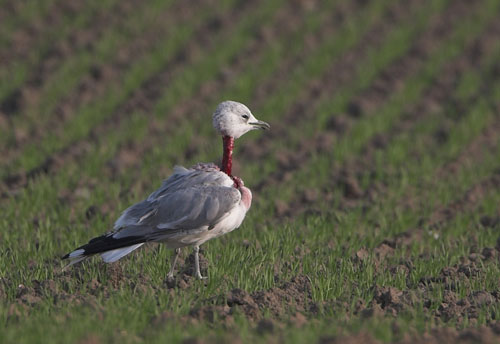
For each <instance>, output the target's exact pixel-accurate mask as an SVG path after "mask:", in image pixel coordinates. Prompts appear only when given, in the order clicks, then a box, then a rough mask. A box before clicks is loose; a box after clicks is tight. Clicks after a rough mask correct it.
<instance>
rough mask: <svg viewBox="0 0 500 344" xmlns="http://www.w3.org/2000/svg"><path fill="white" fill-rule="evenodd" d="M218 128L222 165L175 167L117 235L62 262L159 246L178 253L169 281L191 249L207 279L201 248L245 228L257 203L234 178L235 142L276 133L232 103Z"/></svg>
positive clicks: (222, 109) (126, 215) (217, 119)
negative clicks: (254, 133) (185, 250)
mask: <svg viewBox="0 0 500 344" xmlns="http://www.w3.org/2000/svg"><path fill="white" fill-rule="evenodd" d="M212 124H213V126H214V128H215V130H216V131H217V132H218V133H219V134H220V135H221V136H222V144H223V156H222V163H221V165H220V166H217V165H215V164H214V163H198V164H195V165H194V166H191V167H190V168H185V167H182V166H175V167H174V169H173V173H172V175H171V176H170V177H168V178H167V179H166V180H164V181H163V183H162V184H161V186H160V187H159V189H157V190H156V191H154V192H153V193H151V194H150V195H149V196H148V198H146V199H144V200H143V201H140V202H138V203H136V204H134V205H132V206H130V207H129V208H127V209H126V210H125V211H123V213H122V214H121V216H120V217H119V218H118V219H117V220H116V222H115V223H114V226H113V229H112V230H111V231H109V232H108V233H106V234H104V235H101V236H98V237H96V238H93V239H91V240H90V241H89V242H88V243H87V244H85V245H82V246H80V247H78V248H76V249H75V250H73V251H72V252H70V253H68V254H66V255H64V256H63V257H62V259H63V260H68V261H69V263H68V264H67V265H66V267H69V266H71V265H73V264H76V263H79V262H82V261H84V260H86V259H87V258H89V257H91V256H94V255H97V254H99V255H100V256H101V257H102V259H103V261H104V262H106V263H112V262H115V261H117V260H119V259H120V258H122V257H124V256H126V255H128V254H129V253H131V252H132V251H134V250H136V249H138V248H139V247H141V246H142V245H144V244H146V243H150V242H158V243H163V244H165V245H166V246H167V247H168V248H171V249H174V250H175V255H174V258H173V262H172V266H171V268H170V270H169V272H168V274H167V279H172V278H174V269H175V265H176V262H177V258H178V257H179V254H180V252H181V248H183V247H186V246H193V248H194V258H195V259H194V265H195V266H194V273H195V276H196V277H197V278H198V279H205V278H206V277H203V276H202V275H201V272H200V264H199V248H200V245H202V244H203V243H205V242H207V241H208V240H210V239H213V238H217V237H219V236H221V235H223V234H226V233H229V232H231V231H233V230H234V229H236V228H238V227H240V225H241V223H242V222H243V219H244V218H245V215H246V213H247V212H248V210H249V209H250V207H251V204H252V192H251V191H250V189H249V188H247V187H245V184H244V182H243V180H242V179H241V178H239V177H237V176H234V175H233V174H232V162H233V149H234V141H235V140H236V139H238V138H240V137H241V136H242V135H244V134H245V133H247V132H249V131H251V130H254V129H263V130H268V129H270V125H269V124H268V123H266V122H264V121H260V120H258V119H256V118H255V116H254V115H253V114H252V112H251V111H250V109H249V108H248V107H247V106H246V105H244V104H242V103H239V102H236V101H231V100H227V101H223V102H221V103H220V104H219V105H218V106H217V107H216V109H215V112H214V113H213V115H212Z"/></svg>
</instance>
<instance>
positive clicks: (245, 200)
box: [238, 186, 252, 210]
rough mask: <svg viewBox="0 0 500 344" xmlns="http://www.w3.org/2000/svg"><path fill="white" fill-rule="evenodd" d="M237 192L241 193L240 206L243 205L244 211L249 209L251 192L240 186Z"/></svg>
mask: <svg viewBox="0 0 500 344" xmlns="http://www.w3.org/2000/svg"><path fill="white" fill-rule="evenodd" d="M238 190H239V191H240V192H241V201H240V202H241V204H243V206H244V207H245V208H246V210H248V209H250V207H251V206H252V192H251V191H250V189H249V188H247V187H244V186H240V188H239V189H238Z"/></svg>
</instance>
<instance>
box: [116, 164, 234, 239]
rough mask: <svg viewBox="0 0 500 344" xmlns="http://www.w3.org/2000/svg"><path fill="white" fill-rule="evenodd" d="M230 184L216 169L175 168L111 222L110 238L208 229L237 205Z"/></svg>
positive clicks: (224, 175) (226, 177)
mask: <svg viewBox="0 0 500 344" xmlns="http://www.w3.org/2000/svg"><path fill="white" fill-rule="evenodd" d="M232 183H233V181H232V180H231V178H229V177H228V176H227V175H226V174H225V173H223V172H220V171H218V170H212V169H196V168H192V169H185V168H179V167H177V168H176V169H175V171H174V174H173V175H172V176H171V177H170V178H169V179H167V180H166V181H165V182H164V183H163V185H162V186H161V187H160V189H158V190H157V191H155V192H153V193H152V194H151V195H150V196H149V197H148V198H147V199H146V200H144V201H142V202H139V203H137V204H135V205H133V206H132V207H130V208H128V209H127V210H125V212H124V213H123V214H122V216H121V217H120V218H119V219H118V220H117V221H116V223H115V232H114V233H113V237H114V238H122V237H126V236H148V237H151V239H153V240H154V237H156V236H161V235H162V234H165V233H166V232H169V231H176V230H179V229H182V230H190V229H193V230H194V229H196V230H206V229H209V228H211V227H212V226H214V225H215V224H217V223H218V222H219V221H220V220H221V219H222V218H224V217H225V216H226V214H228V213H229V212H230V211H231V210H232V209H233V208H234V207H235V206H236V205H237V204H238V203H239V202H240V200H241V194H240V192H239V191H238V190H237V189H235V188H234V187H232ZM137 225H140V226H137Z"/></svg>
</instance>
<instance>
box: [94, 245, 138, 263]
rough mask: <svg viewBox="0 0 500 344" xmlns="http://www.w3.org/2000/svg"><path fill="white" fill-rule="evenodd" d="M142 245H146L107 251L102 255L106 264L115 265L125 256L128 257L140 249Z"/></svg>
mask: <svg viewBox="0 0 500 344" xmlns="http://www.w3.org/2000/svg"><path fill="white" fill-rule="evenodd" d="M142 245H144V243H140V244H135V245H132V246H128V247H123V248H117V249H116V250H111V251H106V252H104V253H101V257H102V260H104V261H105V262H106V263H113V262H116V261H117V260H118V259H120V258H122V257H123V256H126V255H127V254H129V253H130V252H132V251H133V250H135V249H138V248H139V247H141V246H142Z"/></svg>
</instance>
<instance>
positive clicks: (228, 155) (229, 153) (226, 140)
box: [222, 136, 234, 177]
mask: <svg viewBox="0 0 500 344" xmlns="http://www.w3.org/2000/svg"><path fill="white" fill-rule="evenodd" d="M222 144H223V155H222V171H223V172H224V173H225V174H227V175H228V176H230V177H232V175H231V170H232V167H233V148H234V137H231V136H223V137H222Z"/></svg>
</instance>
